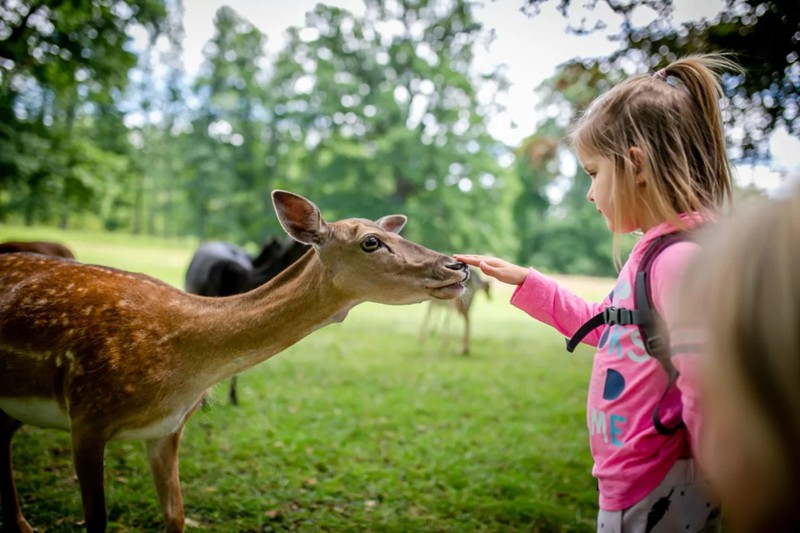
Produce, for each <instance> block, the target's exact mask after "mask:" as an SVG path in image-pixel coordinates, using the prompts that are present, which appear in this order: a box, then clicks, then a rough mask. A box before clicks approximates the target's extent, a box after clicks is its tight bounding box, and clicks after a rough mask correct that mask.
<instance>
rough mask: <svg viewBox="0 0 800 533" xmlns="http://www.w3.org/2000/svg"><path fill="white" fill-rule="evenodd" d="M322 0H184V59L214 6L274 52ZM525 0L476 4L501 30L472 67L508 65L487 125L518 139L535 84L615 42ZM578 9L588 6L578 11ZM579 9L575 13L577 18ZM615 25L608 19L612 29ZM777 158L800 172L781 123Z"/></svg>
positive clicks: (764, 181) (359, 8)
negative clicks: (497, 108)
mask: <svg viewBox="0 0 800 533" xmlns="http://www.w3.org/2000/svg"><path fill="white" fill-rule="evenodd" d="M317 3H320V2H319V0H289V1H286V0H280V1H278V0H185V1H184V6H185V11H186V13H185V17H184V28H185V32H186V38H185V41H184V43H183V50H184V56H183V59H184V64H185V66H186V69H187V70H188V72H189V73H196V72H197V70H198V69H199V68H200V65H201V64H202V61H203V55H202V49H203V45H204V44H205V43H206V42H207V41H208V40H209V39H210V38H211V37H212V35H213V32H214V25H213V19H214V14H215V13H216V11H217V9H219V7H221V6H223V5H228V6H230V7H231V8H232V9H233V10H235V11H236V12H237V13H238V14H239V15H241V16H242V17H244V18H245V19H247V20H249V21H250V22H251V23H252V24H253V25H255V26H256V27H257V28H258V29H259V30H260V31H261V32H262V33H264V34H265V35H266V36H267V44H266V47H267V53H268V55H270V56H274V55H275V54H277V52H278V51H279V50H280V49H281V47H282V46H283V45H284V43H285V36H284V32H285V30H286V29H287V28H288V27H290V26H303V25H304V21H305V13H307V12H308V11H311V10H312V9H313V8H314V6H315V5H316V4H317ZM322 3H326V4H329V5H332V6H336V7H340V8H344V9H347V10H349V11H351V12H353V13H354V14H356V15H359V14H363V12H364V6H363V2H362V1H361V0H328V1H325V2H322ZM522 3H523V0H483V1H482V2H480V3H478V4H477V5H476V7H475V9H474V11H473V13H474V15H475V17H476V18H477V19H478V21H479V22H481V23H482V24H483V26H484V29H486V30H495V35H496V38H495V40H494V41H493V42H492V44H491V45H490V46H489V47H488V48H487V47H481V48H479V49H477V50H476V51H475V52H476V61H475V67H476V69H477V70H478V71H487V70H489V69H490V67H491V66H494V65H501V64H502V65H505V72H506V76H507V77H508V79H509V81H510V83H511V86H510V89H509V91H508V93H507V94H506V95H505V96H504V98H502V99H501V100H500V102H501V103H502V104H503V105H504V106H505V107H506V111H505V112H504V113H499V114H497V115H495V116H492V117H491V119H490V122H489V131H490V132H491V133H492V134H493V135H494V136H495V137H496V138H498V139H499V140H501V141H503V142H505V143H507V144H509V145H510V146H515V145H518V144H519V143H520V141H522V140H523V139H524V138H525V137H527V136H529V135H531V134H532V133H533V132H534V131H535V129H536V125H537V122H538V121H539V120H541V119H542V117H543V111H542V110H540V109H537V108H536V103H537V100H536V97H535V94H534V89H535V88H536V87H537V86H538V85H539V84H541V83H542V82H543V81H544V80H546V79H547V78H549V77H550V76H552V75H553V74H554V73H555V69H556V67H557V66H558V65H559V64H561V63H563V62H565V61H568V60H570V59H572V58H574V57H580V56H583V57H594V56H602V55H607V54H608V53H610V52H612V51H613V50H615V49H616V48H617V45H616V43H614V42H611V41H609V40H608V39H607V36H606V35H605V34H601V33H597V34H592V35H588V36H577V35H572V34H567V33H566V32H565V29H566V25H567V21H566V20H565V19H564V18H563V17H562V16H561V14H560V13H558V12H557V11H556V9H555V7H556V5H557V4H558V2H556V1H554V0H551V1H549V2H547V3H546V4H545V5H544V6H543V8H542V12H541V13H540V14H538V15H537V16H535V17H528V16H526V15H524V14H523V13H521V12H520V11H519V7H520V6H521V5H522ZM573 4H575V6H576V7H575V9H577V10H578V11H575V12H571V13H570V17H571V20H577V19H579V18H580V17H581V16H586V17H587V18H588V22H589V23H590V24H591V23H593V22H594V21H595V20H597V19H601V20H604V21H607V22H608V23H609V25H611V24H612V23H617V22H618V19H617V18H616V17H615V16H613V15H612V14H610V13H607V12H603V10H602V9H603V7H605V4H603V3H602V2H599V3H598V7H597V9H596V10H595V11H587V10H585V9H583V8H581V7H580V6H581V5H582V4H584V2H580V1H575V2H573ZM674 6H675V9H674V16H673V18H674V22H675V23H680V22H684V21H687V20H697V19H699V18H701V17H707V18H710V17H713V16H714V15H715V14H717V13H718V12H719V11H720V9H721V8H722V6H723V1H722V0H674ZM581 9H583V10H582V11H581ZM606 9H607V7H606ZM640 13H641V18H640V20H635V22H637V23H643V22H648V21H647V20H646V18H647V17H648V16H652V14H651V13H647V12H645V11H640ZM576 17H577V18H576ZM615 30H616V28H614V27H610V28H609V31H610V32H612V33H613V32H614V31H615ZM770 147H771V150H772V154H773V166H774V167H775V168H776V169H778V170H781V169H782V170H785V171H787V172H789V173H793V174H800V139H797V138H795V137H791V136H790V135H788V134H787V133H786V132H785V131H777V132H776V133H775V135H773V137H772V139H771V143H770ZM738 172H739V181H740V183H742V184H748V183H752V182H755V183H757V184H758V185H759V186H760V187H763V188H766V189H773V188H775V187H777V186H778V185H780V183H781V177H780V173H779V172H776V171H775V170H774V169H771V168H766V167H756V168H752V167H740V168H739V169H738Z"/></svg>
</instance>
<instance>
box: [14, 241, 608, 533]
mask: <svg viewBox="0 0 800 533" xmlns="http://www.w3.org/2000/svg"><path fill="white" fill-rule="evenodd" d="M9 238H19V239H22V238H24V239H52V240H59V241H61V242H63V243H65V244H67V245H68V246H70V247H71V248H72V249H73V250H74V251H75V253H76V255H77V257H78V259H79V260H83V261H87V262H94V263H99V264H108V265H112V266H116V267H121V268H128V269H131V270H136V271H143V272H147V273H151V274H153V275H155V276H157V277H159V278H161V279H164V280H166V281H168V282H170V283H172V284H174V285H176V286H181V285H182V279H183V272H184V270H185V268H186V265H187V264H188V260H189V257H190V255H191V251H192V248H193V243H192V242H191V241H159V240H156V239H152V238H149V239H148V238H139V237H130V236H124V237H123V236H119V235H110V236H109V235H105V234H97V233H95V234H88V233H86V234H84V233H81V232H60V231H57V230H51V229H44V228H34V229H26V228H20V227H14V228H8V227H0V240H6V239H9ZM564 282H565V283H566V284H568V285H570V286H572V287H573V288H574V290H576V292H579V293H581V294H584V295H586V296H587V297H590V298H600V297H602V295H604V294H605V293H606V292H607V291H608V289H609V288H610V287H611V284H612V282H611V281H610V280H593V279H587V278H581V279H577V278H565V279H564ZM509 297H510V290H509V288H507V287H503V286H495V287H494V288H493V297H492V299H491V300H487V299H486V297H485V295H483V294H481V295H479V296H478V297H477V299H476V301H475V305H474V308H473V343H472V353H471V354H470V355H469V356H467V357H463V356H461V355H458V354H457V351H458V345H459V342H458V338H459V336H460V327H461V324H460V323H459V322H458V320H457V319H456V317H452V318H451V319H450V321H449V322H450V323H449V326H450V327H449V328H448V329H447V331H449V334H447V335H442V334H441V331H440V333H439V334H438V335H435V336H433V337H430V338H428V339H426V340H425V341H424V342H422V341H420V340H419V339H418V332H419V328H420V325H421V323H422V320H423V317H424V314H425V311H426V305H427V304H420V305H413V306H397V307H390V306H380V305H375V304H362V305H361V306H358V307H356V308H355V309H354V310H352V311H351V312H350V315H349V316H348V318H347V319H346V320H345V321H344V322H343V323H341V324H335V325H331V326H328V327H326V328H324V329H322V330H319V331H317V332H315V333H313V334H312V335H310V336H309V337H307V338H305V339H303V340H302V341H300V342H299V343H297V344H296V345H294V346H292V347H291V348H289V349H288V350H286V351H284V352H283V353H281V354H279V355H277V356H275V357H274V358H273V359H271V360H269V361H267V362H265V363H263V364H261V365H259V366H257V367H255V368H253V369H251V370H249V371H247V372H246V373H244V374H243V375H242V376H241V379H240V381H239V395H240V402H241V404H242V405H240V406H239V407H232V406H229V405H228V404H227V400H226V393H227V384H221V385H218V386H217V387H216V390H215V391H214V396H213V399H212V402H211V408H210V409H208V410H204V411H200V412H198V413H197V414H195V415H194V417H193V418H192V419H191V420H190V421H189V423H188V425H187V427H186V431H185V433H184V437H183V443H182V446H181V480H182V487H183V496H184V503H185V508H186V515H187V518H188V525H189V526H190V529H193V528H192V527H191V526H194V527H197V528H200V529H202V530H207V531H219V532H223V531H381V532H383V531H397V532H400V531H443V532H444V531H448V532H449V531H453V532H456V531H457V532H462V531H593V530H594V527H595V526H594V518H595V513H596V499H597V492H596V489H595V483H594V480H593V479H592V478H591V476H590V469H591V458H590V455H589V450H588V445H587V434H586V427H585V394H586V392H585V390H586V387H587V384H588V379H589V372H590V368H591V352H590V350H588V349H584V348H581V349H579V350H578V352H577V353H576V354H568V353H566V351H565V350H564V348H563V346H564V341H563V338H562V337H561V336H560V335H559V334H558V333H556V332H555V331H553V330H551V329H550V328H548V327H546V326H543V325H541V324H538V323H537V322H535V321H534V320H533V319H530V318H529V317H527V316H526V315H525V314H524V313H522V312H520V311H519V310H517V309H515V308H513V307H511V306H510V305H508V299H509ZM436 311H439V313H440V314H439V315H434V319H437V318H438V319H441V312H442V311H443V310H441V309H437V310H436ZM442 329H444V328H441V327H440V330H442ZM14 464H15V467H16V480H17V488H18V492H19V495H20V498H21V500H22V506H23V511H24V512H25V514H26V516H27V518H28V520H29V521H30V522H31V523H32V525H33V526H34V527H36V528H37V529H38V530H39V531H41V532H45V531H72V530H74V529H75V528H76V527H77V524H80V523H81V520H82V515H81V508H80V497H79V489H78V486H77V480H76V478H75V474H74V470H73V468H72V465H71V461H70V448H69V439H68V435H67V434H66V433H64V432H58V431H53V430H42V429H38V428H32V427H28V426H26V427H24V428H23V429H22V430H21V431H20V432H19V433H18V435H17V437H16V438H15V440H14ZM106 494H107V500H108V507H109V522H110V529H112V530H115V531H147V530H157V529H158V528H159V527H160V511H159V508H158V504H157V502H156V497H155V492H154V489H153V487H152V483H151V480H150V474H149V470H148V467H147V464H146V461H145V454H144V447H143V445H142V444H141V443H140V442H136V441H125V442H112V443H110V444H109V445H108V447H107V452H106Z"/></svg>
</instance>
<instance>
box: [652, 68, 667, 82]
mask: <svg viewBox="0 0 800 533" xmlns="http://www.w3.org/2000/svg"><path fill="white" fill-rule="evenodd" d="M653 77H654V78H656V79H658V80H664V81H667V69H665V68H662V69H661V70H659V71H657V72H656V73H655V74H653Z"/></svg>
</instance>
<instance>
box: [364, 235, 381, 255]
mask: <svg viewBox="0 0 800 533" xmlns="http://www.w3.org/2000/svg"><path fill="white" fill-rule="evenodd" d="M380 247H381V241H379V240H378V238H377V237H372V236H370V237H367V238H366V239H364V242H362V243H361V249H362V250H364V251H365V252H374V251H375V250H377V249H378V248H380Z"/></svg>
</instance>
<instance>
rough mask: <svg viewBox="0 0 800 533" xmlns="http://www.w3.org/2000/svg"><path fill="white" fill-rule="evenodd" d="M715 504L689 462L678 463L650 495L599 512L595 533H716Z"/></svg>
mask: <svg viewBox="0 0 800 533" xmlns="http://www.w3.org/2000/svg"><path fill="white" fill-rule="evenodd" d="M720 525H721V517H720V507H719V504H717V503H716V501H715V500H714V499H713V498H712V497H711V494H710V493H709V490H708V485H707V484H706V482H705V481H704V480H703V479H702V476H701V475H700V473H699V471H698V470H697V467H696V465H695V462H694V460H693V459H681V460H678V461H677V462H676V463H675V465H674V466H673V467H672V468H671V469H670V471H669V472H668V473H667V476H666V477H665V478H664V481H662V482H661V484H660V485H659V486H657V487H656V488H655V489H654V490H653V491H652V492H651V493H650V494H648V495H647V496H645V497H644V499H642V500H641V501H639V502H637V503H636V504H634V505H633V506H631V507H629V508H627V509H624V510H622V511H604V510H602V509H601V510H600V512H599V513H598V514H597V533H651V532H652V533H671V532H687V533H699V532H703V533H712V532H714V533H716V532H718V531H719V530H720Z"/></svg>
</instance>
